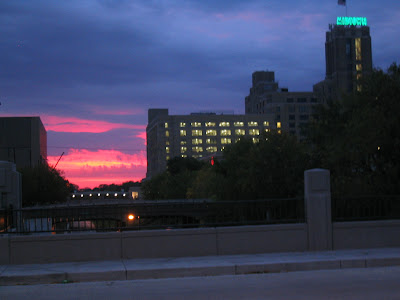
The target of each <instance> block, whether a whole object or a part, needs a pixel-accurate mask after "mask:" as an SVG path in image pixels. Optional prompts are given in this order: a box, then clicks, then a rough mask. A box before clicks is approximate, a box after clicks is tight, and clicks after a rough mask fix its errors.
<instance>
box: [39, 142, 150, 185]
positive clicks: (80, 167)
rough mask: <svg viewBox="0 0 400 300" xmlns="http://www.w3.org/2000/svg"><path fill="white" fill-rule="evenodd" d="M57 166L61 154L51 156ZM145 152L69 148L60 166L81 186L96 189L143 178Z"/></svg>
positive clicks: (58, 166)
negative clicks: (130, 152)
mask: <svg viewBox="0 0 400 300" xmlns="http://www.w3.org/2000/svg"><path fill="white" fill-rule="evenodd" d="M47 159H48V162H49V164H50V165H51V166H54V165H55V164H56V163H57V160H58V159H59V157H58V156H48V157H47ZM146 166H147V161H146V152H145V151H138V152H137V153H135V154H126V153H123V152H120V151H117V150H97V151H89V150H84V149H81V150H78V149H70V150H69V151H68V153H66V154H65V155H64V156H63V157H62V158H61V160H60V162H59V164H58V165H57V169H58V170H61V171H62V173H63V175H64V176H65V178H66V179H68V180H69V181H70V182H71V183H73V184H76V185H78V186H79V187H80V188H85V187H89V188H94V187H96V186H98V185H99V184H111V183H116V184H120V183H122V182H126V181H130V180H132V181H140V180H141V179H142V178H143V177H144V176H145V173H146Z"/></svg>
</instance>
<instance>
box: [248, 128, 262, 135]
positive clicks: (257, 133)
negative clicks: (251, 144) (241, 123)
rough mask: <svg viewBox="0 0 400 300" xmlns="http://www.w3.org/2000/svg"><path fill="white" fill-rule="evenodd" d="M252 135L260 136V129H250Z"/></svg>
mask: <svg viewBox="0 0 400 300" xmlns="http://www.w3.org/2000/svg"><path fill="white" fill-rule="evenodd" d="M249 134H250V135H260V130H258V129H249Z"/></svg>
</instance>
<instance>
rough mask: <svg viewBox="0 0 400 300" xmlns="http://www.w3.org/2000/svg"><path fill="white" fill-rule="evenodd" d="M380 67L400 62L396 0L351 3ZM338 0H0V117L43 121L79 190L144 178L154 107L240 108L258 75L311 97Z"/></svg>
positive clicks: (52, 150) (180, 110)
mask: <svg viewBox="0 0 400 300" xmlns="http://www.w3.org/2000/svg"><path fill="white" fill-rule="evenodd" d="M347 2H348V6H347V11H348V15H349V16H362V17H367V19H368V25H369V26H370V28H371V39H372V56H373V64H374V67H376V68H381V69H384V70H386V69H387V68H388V67H389V65H390V64H391V63H393V62H396V63H397V64H399V63H400V58H399V54H400V38H399V37H400V1H399V0H381V1H375V0H348V1H347ZM345 14H346V9H345V7H344V6H339V5H337V1H336V0H323V1H321V0H285V1H282V0H212V1H210V0H68V1H66V0H65V1H63V0H57V1H54V0H2V1H0V37H1V38H0V103H1V105H0V117H1V116H40V118H41V120H42V122H43V124H44V126H45V128H46V130H47V145H48V162H49V163H50V164H51V165H55V163H56V162H57V160H58V159H59V157H60V156H61V154H62V153H63V152H64V155H63V156H62V158H61V160H60V162H59V164H58V165H57V169H58V170H60V171H61V172H62V174H63V175H64V176H65V177H66V178H67V179H68V180H69V181H70V182H72V183H74V184H77V185H79V187H80V188H84V187H89V188H93V187H95V186H98V185H99V184H110V183H117V184H118V183H122V182H125V181H130V180H133V181H140V180H141V179H142V178H144V177H145V176H146V164H147V162H146V125H147V110H148V109H149V108H168V109H169V113H170V114H172V115H176V114H189V113H191V112H199V111H205V110H207V111H226V110H230V111H234V113H235V114H243V113H244V98H245V97H246V96H247V95H248V93H249V88H250V87H251V74H252V72H254V71H256V70H271V71H275V78H276V79H277V80H278V81H279V85H280V86H281V87H288V88H289V91H312V86H313V84H315V83H317V82H319V81H321V80H323V79H324V77H325V44H324V43H325V32H326V31H327V30H328V25H329V24H331V23H335V22H336V17H337V16H344V15H345Z"/></svg>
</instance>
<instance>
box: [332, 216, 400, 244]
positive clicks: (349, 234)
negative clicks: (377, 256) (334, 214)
mask: <svg viewBox="0 0 400 300" xmlns="http://www.w3.org/2000/svg"><path fill="white" fill-rule="evenodd" d="M380 247H400V220H388V221H368V222H365V221H361V222H340V223H339V222H338V223H333V249H335V250H336V249H359V248H380Z"/></svg>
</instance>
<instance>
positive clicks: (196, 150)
mask: <svg viewBox="0 0 400 300" xmlns="http://www.w3.org/2000/svg"><path fill="white" fill-rule="evenodd" d="M192 152H196V153H199V152H203V147H199V146H195V147H192Z"/></svg>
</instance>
